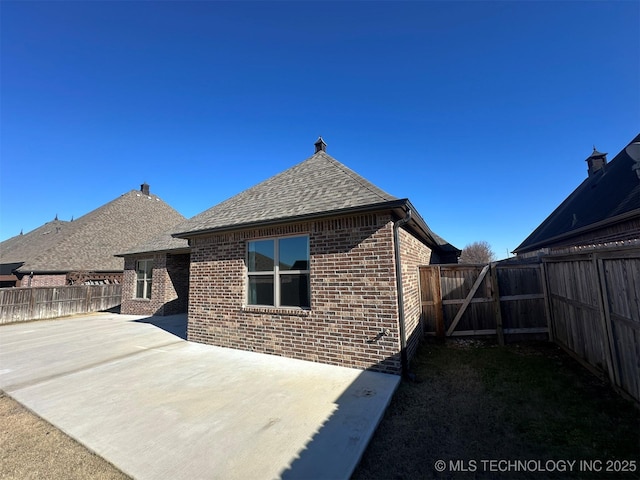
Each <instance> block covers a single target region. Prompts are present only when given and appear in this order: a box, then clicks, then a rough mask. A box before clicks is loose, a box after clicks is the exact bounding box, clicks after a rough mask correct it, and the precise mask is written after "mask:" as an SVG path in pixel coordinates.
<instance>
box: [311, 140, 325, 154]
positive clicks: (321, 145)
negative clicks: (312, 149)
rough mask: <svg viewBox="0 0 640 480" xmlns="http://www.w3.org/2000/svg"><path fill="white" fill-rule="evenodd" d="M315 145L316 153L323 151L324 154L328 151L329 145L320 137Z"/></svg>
mask: <svg viewBox="0 0 640 480" xmlns="http://www.w3.org/2000/svg"><path fill="white" fill-rule="evenodd" d="M314 145H315V146H316V153H318V152H320V151H323V152H326V151H327V144H326V143H324V140H323V139H322V137H318V140H316V143H314Z"/></svg>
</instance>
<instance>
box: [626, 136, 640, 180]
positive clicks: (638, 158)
mask: <svg viewBox="0 0 640 480" xmlns="http://www.w3.org/2000/svg"><path fill="white" fill-rule="evenodd" d="M625 151H626V152H627V155H629V156H630V157H631V160H633V165H632V166H631V170H633V171H635V172H636V175H637V176H638V178H640V142H634V143H630V144H629V145H627V148H625Z"/></svg>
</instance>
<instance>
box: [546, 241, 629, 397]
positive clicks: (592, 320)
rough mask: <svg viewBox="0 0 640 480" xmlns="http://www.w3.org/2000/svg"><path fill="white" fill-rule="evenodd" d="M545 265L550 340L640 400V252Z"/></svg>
mask: <svg viewBox="0 0 640 480" xmlns="http://www.w3.org/2000/svg"><path fill="white" fill-rule="evenodd" d="M543 262H544V266H545V270H546V273H547V289H548V304H549V311H550V317H551V327H552V328H551V332H550V336H551V338H552V339H553V340H554V341H555V342H556V343H558V344H559V345H561V346H562V347H564V348H565V349H567V350H569V351H571V352H573V353H574V354H575V355H577V356H578V357H580V358H581V359H582V360H583V361H584V362H586V363H587V364H589V365H591V366H592V367H595V368H597V369H599V370H601V371H604V372H605V373H606V374H607V375H608V376H609V379H610V380H611V382H612V383H613V384H614V385H617V386H618V387H620V388H621V389H623V390H624V391H625V392H627V393H628V394H630V395H631V396H632V397H634V398H635V399H636V400H637V401H640V248H637V247H634V248H629V249H619V250H600V251H598V250H596V251H592V252H591V253H586V254H571V255H564V256H550V257H544V258H543Z"/></svg>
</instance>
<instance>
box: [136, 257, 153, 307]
mask: <svg viewBox="0 0 640 480" xmlns="http://www.w3.org/2000/svg"><path fill="white" fill-rule="evenodd" d="M152 277H153V260H150V259H148V260H147V259H145V260H138V261H137V262H136V298H149V299H150V298H151V280H152Z"/></svg>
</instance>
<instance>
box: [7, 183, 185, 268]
mask: <svg viewBox="0 0 640 480" xmlns="http://www.w3.org/2000/svg"><path fill="white" fill-rule="evenodd" d="M183 220H184V217H183V216H182V215H180V213H178V212H177V211H176V210H174V209H173V208H172V207H171V206H169V205H168V204H166V203H165V202H164V201H162V200H161V199H160V198H158V197H157V196H156V195H151V194H145V193H143V192H141V191H136V190H132V191H130V192H128V193H125V194H123V195H122V196H120V197H119V198H116V199H115V200H113V201H111V202H109V203H107V204H105V205H103V206H101V207H99V208H97V209H95V210H93V211H92V212H89V213H87V214H86V215H84V216H82V217H80V218H77V219H76V220H74V221H73V222H59V221H57V222H49V223H47V224H45V225H43V226H41V227H39V228H37V229H36V230H34V231H32V232H29V233H28V234H26V235H18V236H17V237H13V238H10V239H8V240H6V241H4V242H2V243H0V263H1V264H7V263H22V265H21V266H20V267H19V268H17V269H16V271H17V272H19V273H29V272H38V273H42V272H71V271H94V272H117V271H122V270H123V269H124V263H123V260H122V259H121V258H116V257H114V255H115V254H117V253H119V252H122V251H126V250H129V249H131V248H133V247H134V246H135V245H136V244H139V243H141V242H145V241H147V240H149V239H151V238H153V237H154V236H157V235H159V234H160V233H162V232H163V231H166V230H167V229H168V228H170V227H171V226H173V225H175V224H177V223H179V222H181V221H183Z"/></svg>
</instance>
